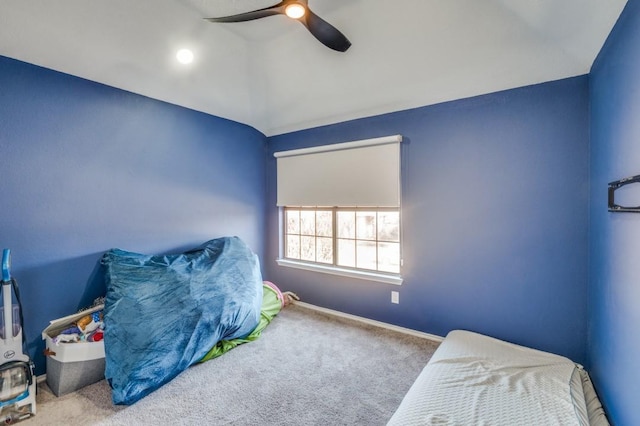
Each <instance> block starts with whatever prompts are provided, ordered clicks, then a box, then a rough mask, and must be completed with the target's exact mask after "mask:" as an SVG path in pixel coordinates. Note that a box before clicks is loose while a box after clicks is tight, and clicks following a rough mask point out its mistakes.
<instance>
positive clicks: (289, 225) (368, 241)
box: [274, 136, 402, 284]
mask: <svg viewBox="0 0 640 426" xmlns="http://www.w3.org/2000/svg"><path fill="white" fill-rule="evenodd" d="M401 140H402V137H401V136H391V137H385V138H377V139H369V140H365V141H356V142H347V143H342V144H335V145H327V146H321V147H313V148H305V149H298V150H292V151H283V152H277V153H275V154H274V155H275V156H276V158H277V167H278V174H277V178H278V201H277V204H278V206H279V207H280V208H281V213H282V214H281V220H282V223H281V246H280V258H279V259H278V263H279V264H280V265H284V266H293V267H300V268H303V269H310V270H316V271H321V272H328V273H337V274H339V275H347V276H354V277H358V278H366V279H370V280H376V281H383V282H388V283H393V284H400V283H401V282H402V279H401V278H400V269H401V235H402V233H401V226H400V225H401V224H400V222H401V221H400V143H399V142H400V141H401ZM307 206H330V207H307Z"/></svg>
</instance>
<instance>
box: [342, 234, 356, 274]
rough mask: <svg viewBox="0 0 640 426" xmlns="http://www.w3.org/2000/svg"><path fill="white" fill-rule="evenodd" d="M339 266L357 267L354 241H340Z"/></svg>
mask: <svg viewBox="0 0 640 426" xmlns="http://www.w3.org/2000/svg"><path fill="white" fill-rule="evenodd" d="M338 265H340V266H349V267H351V268H355V267H356V242H355V241H354V240H338Z"/></svg>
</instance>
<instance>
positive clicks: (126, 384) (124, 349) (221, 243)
mask: <svg viewBox="0 0 640 426" xmlns="http://www.w3.org/2000/svg"><path fill="white" fill-rule="evenodd" d="M102 264H103V265H104V266H105V271H106V283H107V297H106V301H105V308H104V324H105V330H104V342H105V355H106V368H105V376H106V378H107V380H108V381H109V383H110V385H111V387H112V390H113V391H112V398H113V402H114V404H133V403H134V402H136V401H138V400H139V399H140V398H142V397H144V396H145V395H147V394H149V393H151V392H153V391H154V390H156V389H158V388H159V387H160V386H162V385H163V384H165V383H167V382H168V381H170V380H171V379H173V378H174V377H176V376H177V375H178V374H179V373H181V372H182V371H184V370H185V369H187V368H188V367H189V366H190V365H192V364H194V363H196V362H198V361H199V360H200V359H201V358H202V357H203V356H204V355H205V354H206V353H207V351H209V349H211V348H212V347H213V346H214V345H215V344H216V343H217V342H218V341H220V340H230V339H235V338H242V337H245V336H247V335H248V334H249V333H251V331H252V330H253V329H254V328H255V327H256V326H257V324H258V322H259V320H260V306H261V303H262V277H261V274H260V265H259V262H258V258H257V256H256V255H255V254H253V253H252V252H251V250H250V249H249V248H248V247H247V246H246V245H245V244H244V243H243V242H242V241H241V240H240V239H239V238H237V237H233V238H219V239H215V240H211V241H209V242H207V243H205V244H203V245H202V246H200V247H198V248H196V249H194V250H190V251H187V252H185V253H181V254H174V255H166V256H148V255H143V254H138V253H131V252H126V251H123V250H118V249H112V250H110V251H108V252H107V253H105V254H104V256H103V258H102Z"/></svg>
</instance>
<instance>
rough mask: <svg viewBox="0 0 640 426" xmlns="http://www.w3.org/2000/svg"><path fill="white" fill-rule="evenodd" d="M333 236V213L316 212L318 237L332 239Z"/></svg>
mask: <svg viewBox="0 0 640 426" xmlns="http://www.w3.org/2000/svg"><path fill="white" fill-rule="evenodd" d="M332 234H333V212H331V211H326V210H324V211H318V212H316V235H318V236H319V237H331V235H332Z"/></svg>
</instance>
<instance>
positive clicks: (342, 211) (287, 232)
mask: <svg viewBox="0 0 640 426" xmlns="http://www.w3.org/2000/svg"><path fill="white" fill-rule="evenodd" d="M284 213H285V214H284V218H285V219H284V221H285V226H284V243H285V247H284V257H285V258H287V259H295V260H301V261H306V262H317V263H322V264H328V265H334V266H338V267H344V268H357V269H364V270H369V271H377V272H383V273H394V274H399V273H400V213H399V211H398V210H397V209H349V208H333V209H322V208H318V209H312V208H300V207H285V209H284Z"/></svg>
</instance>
